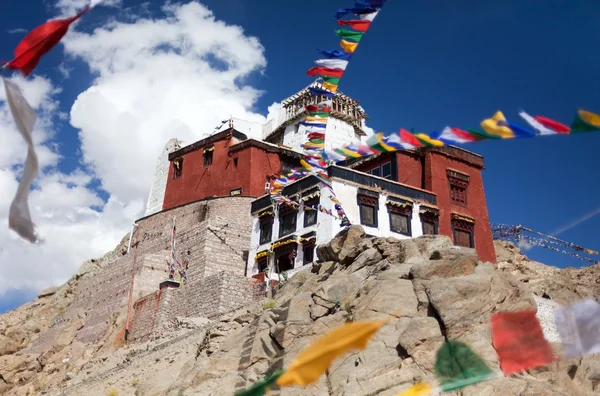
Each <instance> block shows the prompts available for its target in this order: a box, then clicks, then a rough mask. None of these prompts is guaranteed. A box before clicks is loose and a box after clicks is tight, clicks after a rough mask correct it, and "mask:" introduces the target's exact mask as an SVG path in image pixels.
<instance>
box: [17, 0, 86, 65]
mask: <svg viewBox="0 0 600 396" xmlns="http://www.w3.org/2000/svg"><path fill="white" fill-rule="evenodd" d="M88 10H89V6H88V7H86V8H85V9H83V11H81V12H80V13H78V14H77V15H75V16H74V17H71V18H67V19H55V20H52V21H50V22H46V23H44V24H43V25H40V26H38V27H36V28H35V29H33V30H32V31H31V32H30V33H29V34H28V35H27V36H25V38H24V39H23V40H21V42H20V43H19V45H17V48H16V49H15V52H14V54H15V58H14V59H13V60H11V61H10V62H9V63H8V64H7V67H8V68H9V69H11V70H20V71H21V73H22V74H23V75H24V76H28V75H29V74H31V72H32V71H33V69H35V67H36V66H37V64H38V63H39V61H40V59H41V58H42V56H44V55H45V54H46V53H48V51H50V50H51V49H52V48H53V47H54V46H55V45H56V44H58V42H59V41H60V39H62V38H63V36H64V35H65V34H67V31H68V30H69V26H71V24H72V23H73V22H75V21H76V20H77V19H79V18H80V17H81V16H82V15H83V14H85V13H86V12H87V11H88Z"/></svg>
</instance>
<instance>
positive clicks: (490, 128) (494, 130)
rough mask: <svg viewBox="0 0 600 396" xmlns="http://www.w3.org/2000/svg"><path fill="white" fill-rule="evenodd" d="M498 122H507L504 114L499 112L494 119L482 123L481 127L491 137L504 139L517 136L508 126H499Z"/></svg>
mask: <svg viewBox="0 0 600 396" xmlns="http://www.w3.org/2000/svg"><path fill="white" fill-rule="evenodd" d="M498 121H504V122H506V118H504V114H502V112H501V111H497V112H496V114H494V116H493V117H492V118H488V119H487V120H483V121H481V127H482V128H483V130H484V131H486V132H487V133H489V134H490V135H496V136H500V137H502V138H503V139H510V138H514V137H515V134H514V133H513V131H512V130H511V129H510V128H509V127H507V126H504V125H498Z"/></svg>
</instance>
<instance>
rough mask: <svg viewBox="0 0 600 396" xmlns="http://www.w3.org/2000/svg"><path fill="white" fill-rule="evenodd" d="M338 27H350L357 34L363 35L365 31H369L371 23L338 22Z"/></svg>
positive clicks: (361, 21)
mask: <svg viewBox="0 0 600 396" xmlns="http://www.w3.org/2000/svg"><path fill="white" fill-rule="evenodd" d="M338 25H340V26H350V27H351V28H352V29H354V30H356V31H358V32H363V33H364V32H366V31H367V29H369V26H370V25H371V21H365V20H358V21H356V20H352V21H338Z"/></svg>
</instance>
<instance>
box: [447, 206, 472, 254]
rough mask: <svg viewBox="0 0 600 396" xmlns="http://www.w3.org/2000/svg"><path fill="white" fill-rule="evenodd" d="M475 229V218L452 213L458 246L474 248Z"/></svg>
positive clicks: (453, 229) (455, 242) (455, 241)
mask: <svg viewBox="0 0 600 396" xmlns="http://www.w3.org/2000/svg"><path fill="white" fill-rule="evenodd" d="M474 229H475V221H474V220H472V219H469V218H466V217H463V216H459V215H455V214H453V215H452V233H453V237H454V244H455V245H456V246H462V247H468V248H474V247H475V238H474V235H473V232H474Z"/></svg>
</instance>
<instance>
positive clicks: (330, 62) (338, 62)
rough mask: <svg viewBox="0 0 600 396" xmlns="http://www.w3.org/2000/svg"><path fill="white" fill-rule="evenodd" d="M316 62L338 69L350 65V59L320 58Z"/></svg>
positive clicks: (344, 68)
mask: <svg viewBox="0 0 600 396" xmlns="http://www.w3.org/2000/svg"><path fill="white" fill-rule="evenodd" d="M315 63H316V65H317V66H319V67H326V68H329V69H338V70H346V66H348V61H347V60H343V59H319V60H316V61H315Z"/></svg>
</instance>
